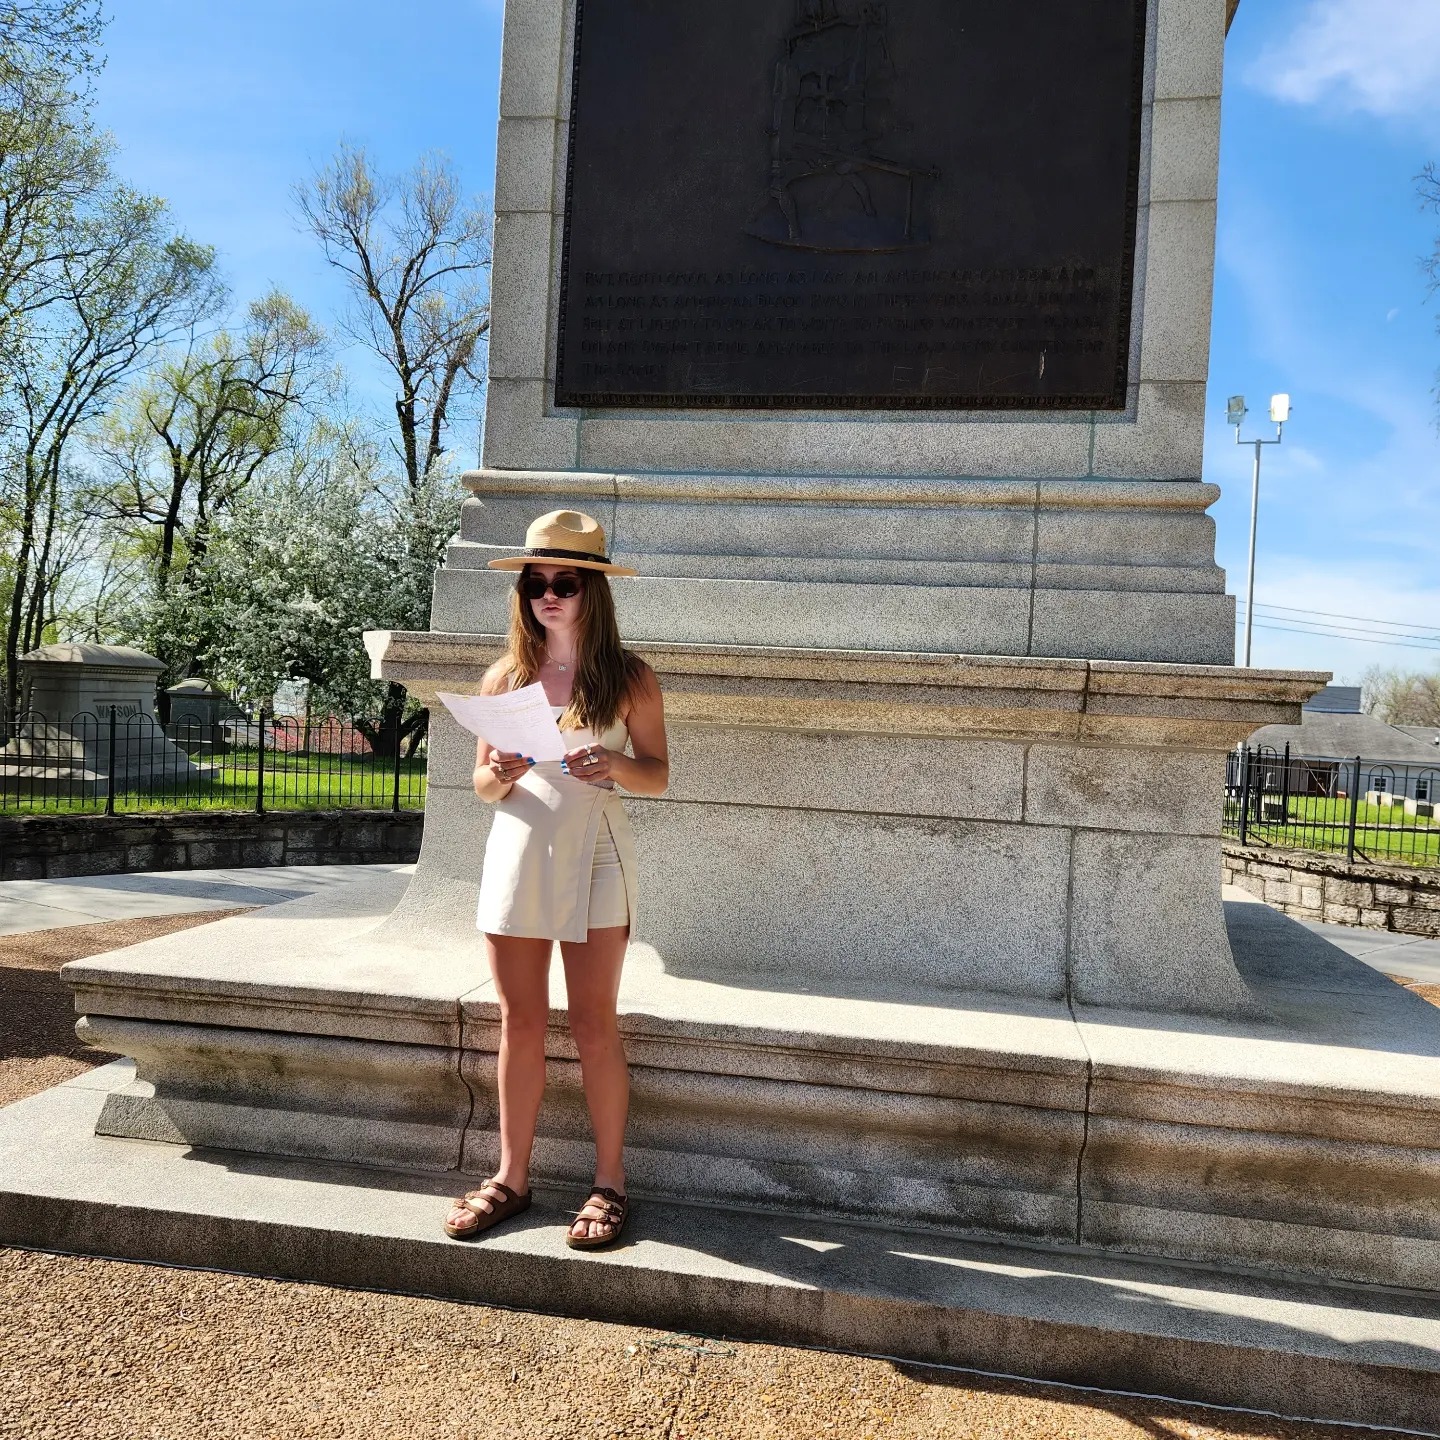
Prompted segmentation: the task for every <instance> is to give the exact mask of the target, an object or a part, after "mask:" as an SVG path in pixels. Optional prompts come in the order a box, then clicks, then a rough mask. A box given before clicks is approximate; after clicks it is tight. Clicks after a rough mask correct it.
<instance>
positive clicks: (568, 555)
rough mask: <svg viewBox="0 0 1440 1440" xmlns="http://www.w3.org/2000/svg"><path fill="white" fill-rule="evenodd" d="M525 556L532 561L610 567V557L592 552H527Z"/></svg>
mask: <svg viewBox="0 0 1440 1440" xmlns="http://www.w3.org/2000/svg"><path fill="white" fill-rule="evenodd" d="M524 553H525V556H526V558H527V559H530V560H587V561H589V562H590V563H591V564H592V565H608V564H609V563H610V557H609V556H608V555H596V554H595V553H594V552H593V551H590V550H526V551H525V552H524Z"/></svg>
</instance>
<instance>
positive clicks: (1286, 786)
mask: <svg viewBox="0 0 1440 1440" xmlns="http://www.w3.org/2000/svg"><path fill="white" fill-rule="evenodd" d="M1282 774H1283V775H1284V779H1283V780H1282V781H1281V782H1280V819H1281V821H1282V822H1283V823H1284V824H1286V825H1288V824H1289V823H1290V742H1289V741H1288V740H1287V741H1286V742H1285V769H1284V771H1283V772H1282Z"/></svg>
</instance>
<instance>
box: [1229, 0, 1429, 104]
mask: <svg viewBox="0 0 1440 1440" xmlns="http://www.w3.org/2000/svg"><path fill="white" fill-rule="evenodd" d="M1245 78H1246V80H1247V81H1248V82H1249V83H1250V84H1251V85H1253V86H1254V87H1255V88H1256V89H1259V90H1263V91H1265V92H1266V93H1267V94H1270V95H1274V96H1276V97H1277V98H1278V99H1281V100H1288V101H1291V102H1292V103H1294V104H1298V105H1326V106H1337V107H1338V108H1340V109H1344V110H1358V111H1364V112H1366V113H1369V114H1372V115H1378V116H1384V117H1388V118H1399V119H1404V118H1407V117H1415V116H1425V117H1432V116H1435V115H1437V114H1440V4H1436V3H1434V0H1306V3H1305V4H1304V7H1303V8H1302V9H1301V11H1300V14H1299V18H1298V19H1297V20H1296V22H1295V24H1294V25H1293V26H1292V27H1291V29H1290V31H1289V33H1287V34H1285V35H1284V36H1282V37H1281V38H1279V39H1278V40H1275V41H1272V42H1271V44H1270V45H1269V46H1267V47H1266V49H1265V51H1264V52H1263V53H1262V54H1261V56H1260V57H1259V59H1258V60H1256V61H1255V62H1254V64H1253V65H1251V66H1250V68H1249V70H1248V71H1247V73H1246V76H1245Z"/></svg>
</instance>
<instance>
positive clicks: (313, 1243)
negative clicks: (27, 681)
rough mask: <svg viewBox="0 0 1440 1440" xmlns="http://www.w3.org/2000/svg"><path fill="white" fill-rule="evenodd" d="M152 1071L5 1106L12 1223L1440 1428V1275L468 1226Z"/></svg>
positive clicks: (654, 1321) (1069, 1379)
mask: <svg viewBox="0 0 1440 1440" xmlns="http://www.w3.org/2000/svg"><path fill="white" fill-rule="evenodd" d="M129 1069H130V1067H129V1066H128V1065H127V1064H125V1063H123V1062H120V1063H117V1064H115V1065H111V1066H106V1067H104V1068H102V1069H100V1070H97V1071H94V1072H92V1073H91V1074H89V1075H86V1076H83V1077H81V1078H80V1079H77V1080H73V1081H71V1082H69V1083H68V1084H66V1085H61V1086H59V1087H57V1088H56V1089H54V1090H49V1091H46V1092H45V1093H44V1094H41V1095H36V1096H34V1097H32V1098H31V1099H29V1100H22V1101H21V1102H19V1103H18V1104H15V1105H11V1106H9V1107H7V1108H6V1109H3V1110H0V1243H3V1244H9V1245H23V1246H35V1247H39V1248H43V1249H46V1250H59V1251H66V1252H71V1253H79V1254H88V1255H102V1256H115V1257H120V1258H125V1259H130V1260H140V1261H150V1262H155V1263H160V1264H169V1265H182V1266H187V1267H195V1268H222V1269H225V1270H230V1271H240V1272H243V1273H249V1274H257V1275H266V1276H274V1277H279V1278H287V1279H294V1280H308V1281H314V1282H318V1283H321V1284H329V1285H343V1286H350V1287H362V1288H374V1289H379V1290H386V1291H391V1292H394V1291H400V1292H405V1293H413V1294H422V1295H431V1296H443V1297H447V1298H452V1299H455V1300H462V1301H472V1302H480V1303H487V1304H494V1305H504V1306H513V1307H517V1308H522V1309H526V1310H535V1309H540V1310H544V1311H547V1312H549V1313H552V1314H565V1315H577V1316H583V1317H587V1318H591V1319H597V1320H609V1321H616V1322H621V1323H628V1324H633V1325H640V1326H643V1327H645V1328H646V1329H656V1328H659V1329H673V1330H683V1331H698V1332H700V1333H703V1334H709V1335H723V1336H730V1337H736V1338H745V1339H754V1340H766V1341H771V1342H776V1343H781V1344H797V1345H816V1346H823V1347H826V1348H832V1349H838V1350H846V1351H850V1352H857V1351H858V1352H861V1353H868V1354H873V1355H880V1356H887V1357H898V1358H903V1359H907V1360H912V1361H921V1362H924V1361H929V1362H938V1363H941V1364H946V1365H955V1366H962V1367H968V1368H970V1369H974V1370H979V1371H987V1372H991V1373H996V1372H998V1373H1001V1374H1011V1375H1023V1376H1028V1377H1033V1378H1036V1379H1040V1380H1052V1381H1058V1382H1063V1383H1065V1384H1071V1385H1091V1386H1099V1387H1104V1388H1109V1389H1114V1390H1123V1391H1130V1392H1134V1391H1140V1392H1144V1393H1148V1394H1159V1395H1171V1396H1175V1397H1177V1398H1180V1399H1185V1400H1192V1401H1202V1402H1209V1403H1211V1404H1221V1405H1231V1406H1245V1407H1249V1408H1252V1409H1258V1410H1268V1411H1274V1412H1278V1413H1280V1414H1283V1415H1289V1416H1296V1417H1300V1418H1305V1419H1319V1420H1348V1421H1354V1422H1358V1423H1361V1424H1368V1425H1395V1426H1405V1427H1408V1428H1410V1429H1412V1430H1414V1431H1415V1432H1416V1433H1425V1434H1433V1433H1435V1430H1436V1425H1435V1417H1436V1415H1437V1414H1440V1305H1437V1304H1436V1302H1435V1301H1434V1299H1433V1298H1430V1299H1426V1298H1421V1297H1417V1296H1414V1295H1408V1294H1400V1293H1397V1292H1395V1291H1385V1290H1370V1289H1365V1288H1361V1287H1354V1286H1334V1285H1297V1284H1294V1283H1291V1282H1285V1281H1275V1280H1267V1279H1263V1278H1257V1277H1254V1276H1246V1275H1237V1274H1234V1273H1227V1272H1222V1271H1219V1270H1214V1269H1206V1268H1203V1267H1198V1266H1193V1265H1191V1266H1176V1265H1165V1264H1158V1263H1155V1262H1151V1261H1138V1260H1134V1259H1127V1258H1124V1257H1105V1256H1098V1255H1094V1254H1086V1253H1080V1252H1075V1251H1073V1250H1072V1251H1048V1252H1047V1251H1041V1250H1037V1249H1034V1248H1028V1247H1019V1246H1014V1245H998V1244H975V1243H971V1242H965V1241H962V1240H957V1239H955V1238H953V1237H948V1236H943V1235H937V1234H935V1233H933V1232H916V1231H914V1230H906V1229H904V1228H898V1227H894V1226H889V1227H884V1226H877V1225H853V1224H851V1225H847V1224H836V1223H833V1222H827V1221H823V1220H818V1219H815V1218H804V1217H796V1216H793V1215H777V1214H769V1213H764V1212H755V1211H748V1210H747V1211H741V1210H733V1209H725V1208H717V1207H713V1206H705V1207H703V1208H699V1207H695V1206H685V1205H675V1204H672V1203H667V1202H663V1201H658V1200H653V1199H645V1200H643V1201H641V1202H640V1203H637V1205H636V1206H635V1212H634V1216H633V1218H632V1220H631V1222H630V1224H629V1226H628V1228H627V1231H626V1236H625V1241H624V1243H623V1244H622V1245H621V1246H619V1247H617V1248H616V1249H615V1250H613V1251H609V1252H605V1251H601V1252H598V1253H596V1254H593V1255H577V1254H576V1253H575V1252H574V1251H571V1250H567V1249H566V1248H565V1243H564V1234H565V1224H566V1221H567V1219H568V1216H567V1215H566V1213H565V1212H566V1211H567V1210H572V1209H574V1207H575V1206H576V1204H578V1202H579V1199H580V1196H581V1194H582V1193H583V1191H582V1190H577V1189H576V1188H575V1187H574V1186H571V1187H569V1188H567V1189H566V1190H564V1191H556V1190H550V1189H544V1188H541V1189H539V1190H538V1191H537V1196H536V1203H535V1205H534V1207H533V1208H532V1209H531V1210H530V1211H529V1212H528V1213H527V1214H525V1215H523V1216H521V1217H520V1218H519V1219H518V1220H516V1221H514V1222H512V1223H511V1224H509V1225H506V1226H505V1227H503V1228H502V1229H500V1230H497V1231H496V1232H495V1233H494V1234H493V1235H490V1236H487V1237H485V1239H484V1240H483V1241H481V1242H479V1243H476V1244H459V1243H457V1242H455V1241H451V1240H447V1239H446V1238H445V1237H444V1235H443V1234H442V1233H441V1230H440V1226H439V1223H438V1220H437V1217H438V1216H439V1215H440V1213H441V1212H442V1211H443V1208H444V1204H445V1199H446V1197H449V1196H451V1195H454V1194H455V1193H456V1191H457V1188H458V1187H459V1186H461V1185H463V1184H464V1183H466V1182H464V1181H462V1180H461V1179H460V1177H458V1176H454V1175H450V1176H425V1175H417V1174H414V1173H401V1172H386V1171H379V1170H374V1169H359V1168H354V1167H347V1166H339V1165H316V1164H313V1163H307V1162H305V1161H300V1160H286V1159H282V1158H277V1157H273V1156H258V1155H243V1154H237V1153H235V1152H233V1151H229V1152H227V1151H221V1150H205V1149H193V1148H185V1147H182V1146H178V1145H177V1146H155V1145H148V1144H145V1143H143V1142H140V1141H133V1140H112V1139H107V1138H104V1137H98V1136H96V1135H94V1134H93V1133H92V1132H93V1129H94V1125H95V1119H96V1116H97V1114H98V1113H99V1111H100V1109H101V1107H102V1106H103V1105H104V1103H105V1101H106V1097H107V1096H108V1095H110V1094H112V1093H113V1087H115V1086H117V1085H118V1086H120V1087H122V1088H123V1087H124V1086H125V1085H126V1084H127V1082H128V1080H129Z"/></svg>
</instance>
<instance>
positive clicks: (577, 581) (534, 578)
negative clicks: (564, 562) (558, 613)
mask: <svg viewBox="0 0 1440 1440" xmlns="http://www.w3.org/2000/svg"><path fill="white" fill-rule="evenodd" d="M584 588H585V582H584V581H583V580H581V578H580V577H579V576H578V575H557V576H556V577H555V578H554V579H553V580H546V579H545V578H544V577H543V576H541V575H527V576H526V577H525V578H524V579H523V580H522V581H521V582H520V593H521V594H522V595H523V596H524V597H525V598H526V599H527V600H543V599H544V598H545V593H546V591H549V592H550V594H552V595H554V597H555V598H556V599H557V600H573V599H574V598H575V596H577V595H578V594H579V593H580V592H581V591H582V590H583V589H584Z"/></svg>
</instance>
